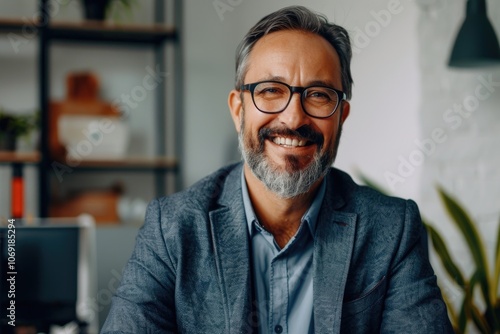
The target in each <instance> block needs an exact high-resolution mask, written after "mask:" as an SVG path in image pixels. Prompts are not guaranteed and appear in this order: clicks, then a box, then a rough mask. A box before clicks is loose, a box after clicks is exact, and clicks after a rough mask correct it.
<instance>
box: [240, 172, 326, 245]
mask: <svg viewBox="0 0 500 334" xmlns="http://www.w3.org/2000/svg"><path fill="white" fill-rule="evenodd" d="M327 176H328V175H325V177H323V180H322V181H321V185H320V186H319V189H318V192H317V194H316V196H315V197H314V200H313V202H312V203H311V206H310V207H309V209H307V211H306V213H305V214H304V215H303V216H302V219H301V224H302V223H304V222H307V224H308V226H309V230H310V232H311V235H312V236H314V231H315V230H316V223H317V221H318V216H319V211H320V209H321V203H323V198H324V197H325V192H326V178H327ZM241 192H242V195H243V205H244V208H245V215H246V218H247V225H248V232H249V234H250V236H252V235H253V233H255V229H254V224H255V223H257V216H256V215H255V212H254V211H253V206H252V201H251V200H250V195H249V194H248V188H247V183H246V180H245V169H244V168H242V170H241Z"/></svg>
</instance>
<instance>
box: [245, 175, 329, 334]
mask: <svg viewBox="0 0 500 334" xmlns="http://www.w3.org/2000/svg"><path fill="white" fill-rule="evenodd" d="M241 178H242V181H241V185H242V186H241V189H242V193H243V203H244V206H245V214H246V218H247V223H248V231H249V233H250V239H251V249H252V269H253V282H254V288H255V295H256V305H255V308H256V311H257V314H258V318H259V332H260V333H261V334H266V333H278V334H279V333H283V334H307V333H310V334H312V333H314V318H313V248H314V231H315V228H316V221H317V219H318V215H319V210H320V208H321V203H322V202H323V197H324V195H325V189H326V180H325V179H326V176H325V178H324V179H323V181H322V183H321V185H320V187H319V190H318V193H317V194H316V197H315V198H314V200H313V202H312V204H311V206H310V207H309V209H308V210H307V211H306V213H305V214H304V216H303V217H302V219H301V221H300V226H299V229H298V230H297V233H296V234H295V235H294V236H293V238H292V239H290V240H289V241H288V243H287V244H286V245H285V247H283V248H282V249H281V248H280V247H279V246H278V244H277V243H276V241H275V240H274V237H273V235H272V234H271V233H269V232H268V231H266V230H265V229H263V228H262V226H261V225H260V224H259V222H258V219H257V217H256V216H255V213H254V211H253V207H252V202H251V201H250V196H249V194H248V188H247V185H246V181H245V175H244V172H242V175H241Z"/></svg>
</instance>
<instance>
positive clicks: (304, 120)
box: [279, 92, 310, 130]
mask: <svg viewBox="0 0 500 334" xmlns="http://www.w3.org/2000/svg"><path fill="white" fill-rule="evenodd" d="M300 99H301V94H300V93H299V92H294V93H292V98H291V100H290V103H288V106H287V107H286V108H285V110H283V111H282V112H281V113H280V114H279V120H280V122H281V123H283V124H285V125H286V126H287V127H288V128H289V129H291V130H296V129H298V128H300V127H301V126H303V125H304V124H309V122H310V118H309V116H308V115H307V114H306V113H305V111H304V109H303V108H302V103H301V101H300Z"/></svg>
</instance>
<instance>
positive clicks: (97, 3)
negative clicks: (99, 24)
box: [82, 0, 135, 21]
mask: <svg viewBox="0 0 500 334" xmlns="http://www.w3.org/2000/svg"><path fill="white" fill-rule="evenodd" d="M134 2H135V1H134V0H82V5H83V9H84V13H85V19H87V20H97V21H102V20H104V19H105V18H106V16H107V15H109V11H110V8H111V6H112V5H113V4H116V5H120V6H121V7H123V8H124V9H127V10H129V11H130V10H131V9H132V4H133V3H134Z"/></svg>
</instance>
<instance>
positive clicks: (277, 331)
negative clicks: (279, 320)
mask: <svg viewBox="0 0 500 334" xmlns="http://www.w3.org/2000/svg"><path fill="white" fill-rule="evenodd" d="M274 331H275V332H276V333H278V334H280V333H283V327H281V326H280V325H276V326H275V327H274Z"/></svg>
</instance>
